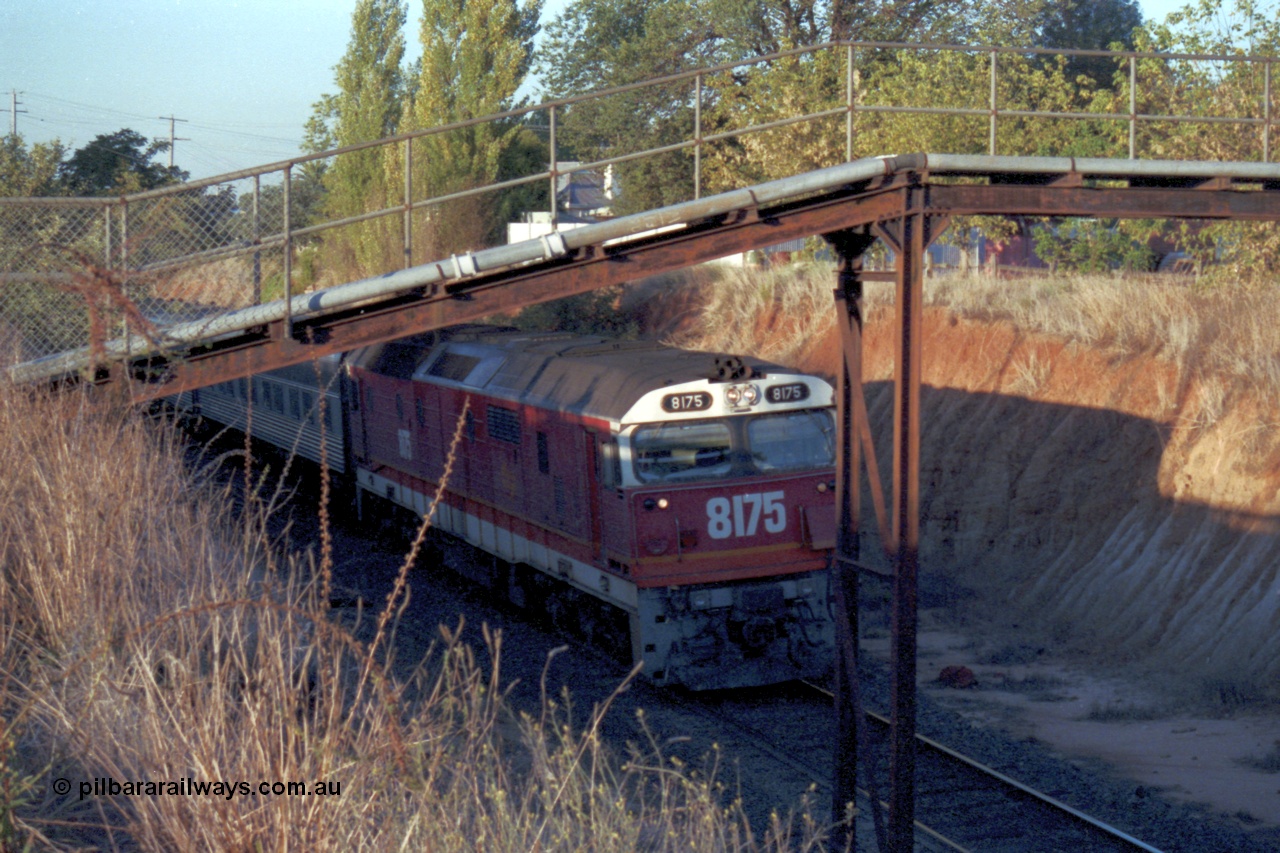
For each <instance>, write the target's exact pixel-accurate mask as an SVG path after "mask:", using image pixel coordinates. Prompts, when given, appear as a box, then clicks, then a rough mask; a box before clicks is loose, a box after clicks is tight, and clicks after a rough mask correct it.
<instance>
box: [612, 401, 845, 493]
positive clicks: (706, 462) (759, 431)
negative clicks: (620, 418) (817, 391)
mask: <svg viewBox="0 0 1280 853" xmlns="http://www.w3.org/2000/svg"><path fill="white" fill-rule="evenodd" d="M631 458H632V465H633V467H634V470H635V475H636V479H637V480H639V481H640V482H642V483H653V482H660V481H674V482H680V481H685V480H702V479H712V478H716V477H748V476H751V475H753V474H767V473H772V472H775V471H797V470H802V469H810V468H830V467H831V466H832V465H834V464H835V425H834V421H833V419H832V416H831V412H830V411H828V410H826V409H805V410H797V411H792V412H776V413H769V414H763V415H752V416H750V417H732V418H723V419H717V420H696V421H668V422H665V423H658V424H644V425H643V426H639V427H636V429H635V432H633V433H632V434H631Z"/></svg>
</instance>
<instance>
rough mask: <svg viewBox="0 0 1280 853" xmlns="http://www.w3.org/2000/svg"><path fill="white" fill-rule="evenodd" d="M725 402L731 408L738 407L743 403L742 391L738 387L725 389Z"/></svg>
mask: <svg viewBox="0 0 1280 853" xmlns="http://www.w3.org/2000/svg"><path fill="white" fill-rule="evenodd" d="M724 401H725V402H726V403H728V404H729V405H730V406H736V405H738V404H739V403H741V402H742V389H741V388H739V387H738V386H737V385H730V386H729V387H728V388H726V389H724Z"/></svg>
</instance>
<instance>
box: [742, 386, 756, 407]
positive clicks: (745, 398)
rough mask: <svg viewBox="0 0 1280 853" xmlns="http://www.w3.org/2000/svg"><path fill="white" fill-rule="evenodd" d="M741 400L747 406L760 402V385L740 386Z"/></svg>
mask: <svg viewBox="0 0 1280 853" xmlns="http://www.w3.org/2000/svg"><path fill="white" fill-rule="evenodd" d="M742 402H744V403H746V404H747V405H748V406H754V405H755V404H756V403H759V402H760V386H759V385H744V386H743V388H742Z"/></svg>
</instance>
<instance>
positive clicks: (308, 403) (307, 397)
mask: <svg viewBox="0 0 1280 853" xmlns="http://www.w3.org/2000/svg"><path fill="white" fill-rule="evenodd" d="M315 404H316V398H315V396H313V395H312V393H311V392H310V391H303V392H302V411H303V417H304V418H306V419H307V420H308V421H310V422H311V423H315V422H316V415H315V412H314V409H315Z"/></svg>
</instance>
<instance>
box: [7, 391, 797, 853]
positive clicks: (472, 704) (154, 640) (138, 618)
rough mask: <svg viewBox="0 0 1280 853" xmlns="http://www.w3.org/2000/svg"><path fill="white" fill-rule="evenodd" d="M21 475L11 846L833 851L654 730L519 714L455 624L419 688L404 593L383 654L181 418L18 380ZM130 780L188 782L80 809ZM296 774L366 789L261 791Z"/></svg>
mask: <svg viewBox="0 0 1280 853" xmlns="http://www.w3.org/2000/svg"><path fill="white" fill-rule="evenodd" d="M0 466H3V470H4V472H5V473H4V476H3V477H2V478H0V849H5V850H8V849H21V848H23V847H24V846H27V845H29V846H30V847H31V848H33V849H52V850H69V849H121V850H155V851H183V850H191V851H195V850H285V849H298V850H303V849H305V850H319V851H323V850H344V851H345V850H379V851H381V850H433V851H434V850H446V851H448V850H458V851H463V850H465V851H471V850H476V849H485V850H496V851H502V850H513V851H514V850H520V851H524V850H532V849H543V850H580V849H592V850H601V851H606V850H619V851H622V850H628V851H629V850H636V849H647V850H758V849H788V847H789V845H792V844H797V845H799V847H800V849H817V848H818V847H819V846H820V838H821V836H822V829H821V827H818V826H816V825H815V824H814V823H813V821H812V820H810V819H808V818H807V817H804V816H803V815H802V816H801V817H800V818H798V819H797V822H796V823H795V825H794V827H793V825H792V824H791V823H790V822H789V821H787V820H783V819H779V820H778V821H777V822H776V824H774V825H772V826H769V827H762V828H760V829H759V831H758V832H757V833H756V834H754V835H753V833H752V831H751V829H750V827H748V825H747V823H746V820H745V818H744V817H743V815H742V813H741V811H740V810H739V809H738V808H737V807H736V805H734V804H733V803H729V804H728V805H726V804H725V802H726V800H727V798H726V796H725V794H724V791H723V790H722V788H721V786H720V784H719V783H718V782H717V781H716V779H715V776H714V773H712V772H703V773H695V772H691V771H690V770H689V769H688V768H682V767H680V766H678V765H676V764H673V762H672V761H671V760H669V759H667V758H665V757H664V756H663V755H662V753H661V750H660V749H659V748H658V745H657V744H656V743H654V742H650V743H648V744H644V745H642V746H641V747H638V748H636V749H635V751H634V752H633V754H631V755H630V756H628V757H627V758H626V760H622V759H621V758H618V757H615V756H614V755H612V754H611V753H610V751H609V749H608V748H607V747H606V746H605V745H604V744H603V743H602V741H601V739H600V737H599V735H598V725H599V721H600V718H601V715H602V714H603V713H604V712H605V710H607V709H605V708H601V709H597V711H596V713H595V714H593V715H591V717H590V718H589V722H588V724H587V726H586V729H585V730H576V729H573V728H571V727H570V725H569V724H568V723H567V722H566V721H567V720H568V719H569V714H568V713H567V700H564V699H562V700H560V701H555V700H553V699H551V698H547V699H546V700H545V701H544V704H543V708H542V711H541V713H540V714H536V715H532V716H531V715H516V714H514V713H513V712H512V710H511V709H510V708H509V707H508V706H507V704H506V702H505V700H504V690H503V686H502V681H501V677H500V673H499V670H498V669H497V666H496V664H495V665H494V666H493V667H492V668H491V669H490V670H488V671H485V670H484V669H482V668H481V667H480V666H479V665H478V663H477V660H476V656H475V655H474V654H473V652H472V650H471V649H469V648H467V647H466V646H464V645H462V644H461V643H459V642H458V641H457V632H456V631H453V632H450V631H444V630H442V636H441V639H440V641H439V643H438V645H437V647H436V648H435V649H434V650H432V651H431V652H430V653H429V654H428V656H427V658H426V659H425V660H424V661H422V662H421V664H419V665H418V666H417V667H416V668H415V669H413V672H414V675H413V676H412V677H403V678H397V677H396V676H395V674H394V673H395V672H402V671H404V670H401V669H397V670H395V671H392V670H390V669H388V668H387V667H388V663H387V662H388V661H390V660H391V659H392V658H393V657H394V655H395V649H394V647H393V645H392V643H393V641H392V640H391V639H385V642H384V638H393V637H394V631H387V630H386V627H387V622H386V620H387V619H394V618H395V614H396V613H398V612H399V607H400V602H399V601H398V600H397V596H396V595H395V594H393V596H392V597H391V598H390V599H389V600H388V602H387V604H386V610H384V612H383V614H382V615H381V617H379V618H378V619H377V620H376V622H377V627H378V640H377V641H376V642H375V643H374V644H371V645H369V646H366V645H364V644H362V643H361V642H360V641H359V640H357V639H356V637H355V635H353V634H352V633H350V632H348V631H347V630H346V629H344V628H342V627H340V626H339V625H338V624H337V623H335V622H334V621H332V620H331V619H330V618H329V616H328V602H327V596H322V595H320V594H319V593H320V592H321V590H322V587H323V586H324V585H327V583H328V581H327V579H325V580H323V581H322V580H321V579H320V578H319V577H317V578H316V579H315V580H314V581H312V580H309V578H310V577H311V576H312V575H313V574H319V575H324V574H325V572H318V573H316V572H313V571H312V567H311V566H310V565H301V564H299V562H298V561H296V560H291V559H284V558H279V557H277V555H276V551H275V550H273V548H272V547H271V545H270V542H269V541H268V536H267V534H266V532H265V530H266V528H265V525H264V523H263V521H264V520H263V518H262V516H261V513H260V512H258V511H257V510H255V508H254V506H255V504H254V503H252V502H251V504H250V506H249V508H248V509H245V510H243V517H242V518H239V519H234V520H233V519H232V518H231V517H230V514H229V511H228V510H227V509H226V507H227V506H228V505H229V501H228V494H227V492H226V491H225V489H224V488H223V487H221V486H219V485H217V484H216V482H215V481H214V480H213V479H211V478H201V477H200V476H196V477H195V479H194V482H193V477H192V476H191V475H190V474H189V473H188V471H187V469H186V467H185V465H184V459H183V448H182V447H181V444H180V442H179V440H178V439H177V438H175V432H174V431H173V430H172V429H171V428H169V427H168V426H166V425H164V424H157V423H155V422H149V421H146V420H145V419H143V418H141V417H139V416H136V415H130V414H127V413H124V412H103V411H101V410H97V411H94V410H91V409H90V408H89V407H88V406H87V405H86V404H85V402H84V400H83V399H82V398H79V397H77V396H75V395H68V396H65V397H63V398H60V399H34V400H33V399H30V398H28V397H26V396H23V395H19V394H17V393H15V392H13V391H12V390H11V389H0ZM266 491H270V490H269V489H268V490H266ZM270 500H271V498H270V497H267V498H264V499H263V501H262V503H268V502H270ZM410 562H411V561H409V560H406V563H405V571H407V570H408V565H409V563H410ZM370 633H372V631H370ZM488 640H489V643H490V646H491V649H490V656H491V657H492V658H493V659H494V660H497V659H498V653H499V651H500V645H501V644H500V638H499V637H497V636H492V635H490V636H489V637H488ZM712 765H714V759H713V760H712ZM711 769H714V767H713V766H712V767H711ZM108 778H109V779H112V780H114V782H115V783H117V784H123V783H126V782H134V783H137V782H144V783H145V782H153V783H162V785H163V787H162V788H161V793H144V794H142V795H130V794H129V793H126V792H125V791H124V790H120V791H118V792H116V793H109V792H107V793H101V792H94V793H90V794H89V795H88V796H85V797H83V798H82V797H81V796H80V790H81V788H80V786H81V784H82V783H88V784H90V785H92V783H93V780H95V779H100V780H105V779H108ZM59 779H62V780H67V781H68V782H70V792H69V793H66V794H63V793H61V792H59V791H57V790H56V789H55V782H56V781H57V780H59ZM180 780H194V781H195V782H198V783H201V784H204V783H216V782H224V783H230V784H231V786H232V787H231V789H229V790H226V791H219V792H218V793H217V794H207V795H190V794H185V795H184V794H181V793H178V792H177V791H170V790H167V786H168V785H169V784H170V783H178V784H190V783H181V782H180ZM293 781H298V782H304V783H306V784H307V785H308V786H314V785H316V784H317V783H321V782H323V783H325V784H326V786H328V785H337V786H340V792H341V793H340V795H337V794H334V793H333V792H332V791H331V792H330V793H329V795H326V796H319V795H306V796H288V795H262V794H259V793H257V792H256V791H253V790H252V789H253V788H256V787H257V785H258V784H259V783H262V782H266V783H273V782H293ZM240 783H246V785H248V786H249V788H240V787H239V784H240ZM104 784H105V783H104ZM179 790H181V789H179Z"/></svg>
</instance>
